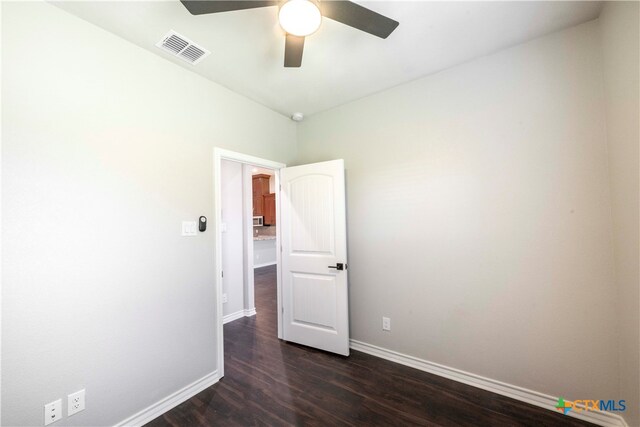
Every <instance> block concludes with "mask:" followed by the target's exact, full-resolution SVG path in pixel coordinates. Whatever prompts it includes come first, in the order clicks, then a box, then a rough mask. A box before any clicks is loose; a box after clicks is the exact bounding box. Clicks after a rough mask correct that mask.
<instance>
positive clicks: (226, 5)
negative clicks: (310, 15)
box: [180, 0, 278, 15]
mask: <svg viewBox="0 0 640 427" xmlns="http://www.w3.org/2000/svg"><path fill="white" fill-rule="evenodd" d="M180 1H181V2H182V4H183V5H184V7H186V8H187V10H188V11H189V12H190V13H191V14H192V15H203V14H205V13H218V12H231V11H232V10H243V9H255V8H257V7H269V6H277V5H278V1H277V0H256V1H254V0H236V1H233V0H230V1H227V0H180Z"/></svg>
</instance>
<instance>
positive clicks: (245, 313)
mask: <svg viewBox="0 0 640 427" xmlns="http://www.w3.org/2000/svg"><path fill="white" fill-rule="evenodd" d="M255 315H256V308H255V307H254V308H249V309H244V310H238V311H236V312H235V313H230V314H227V315H226V316H222V324H223V325H224V324H227V323H229V322H233V321H234V320H238V319H239V318H241V317H251V316H255Z"/></svg>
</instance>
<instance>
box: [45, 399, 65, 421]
mask: <svg viewBox="0 0 640 427" xmlns="http://www.w3.org/2000/svg"><path fill="white" fill-rule="evenodd" d="M60 418H62V399H58V400H56V401H55V402H51V403H47V404H46V405H44V425H46V426H48V425H49V424H51V423H55V422H56V421H58V420H59V419H60Z"/></svg>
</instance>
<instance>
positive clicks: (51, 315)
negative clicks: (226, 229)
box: [2, 2, 296, 425]
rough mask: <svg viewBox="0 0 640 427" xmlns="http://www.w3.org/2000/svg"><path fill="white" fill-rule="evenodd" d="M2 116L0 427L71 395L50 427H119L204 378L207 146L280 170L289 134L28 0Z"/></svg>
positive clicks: (18, 8)
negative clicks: (189, 223)
mask: <svg viewBox="0 0 640 427" xmlns="http://www.w3.org/2000/svg"><path fill="white" fill-rule="evenodd" d="M2 107H3V108H2V124H3V126H2V194H3V206H2V210H3V212H2V213H3V215H2V234H3V259H2V275H3V276H2V284H3V287H2V293H3V294H2V328H3V330H2V398H3V399H2V405H3V406H2V425H41V424H42V421H43V415H42V414H43V404H44V403H47V402H50V401H53V400H55V399H58V398H63V399H65V397H66V395H67V394H68V393H71V392H74V391H76V390H79V389H82V388H86V396H87V397H86V398H87V409H86V410H85V411H84V412H82V413H79V414H76V415H74V416H73V417H70V418H66V417H65V419H64V420H63V421H60V422H58V423H57V424H56V425H113V424H115V423H117V422H119V421H121V420H123V419H125V418H127V417H129V416H130V415H132V414H134V413H136V412H138V411H140V410H141V409H143V408H145V407H147V406H148V405H150V404H152V403H154V402H156V401H158V400H160V399H162V398H163V397H165V396H167V395H169V394H171V393H173V392H175V391H177V390H179V389H180V388H182V387H184V386H186V385H187V384H190V383H191V382H193V381H195V380H197V379H199V378H201V377H203V376H204V375H206V374H208V373H210V372H212V371H214V370H215V367H216V363H217V362H216V348H215V345H216V336H215V331H216V329H215V319H216V317H215V316H216V313H215V311H214V308H215V298H216V297H215V294H214V277H213V275H214V269H213V260H214V253H213V252H214V236H213V229H214V224H213V218H214V206H213V170H212V169H213V147H214V146H220V147H223V148H228V149H231V150H234V151H239V152H244V153H248V154H252V155H255V156H258V157H262V158H267V159H273V160H277V161H282V162H290V160H291V157H292V156H293V155H295V150H296V149H295V124H294V123H293V122H291V121H290V120H289V119H287V118H286V117H283V116H281V115H278V114H276V113H274V112H272V111H270V110H268V109H266V108H264V107H262V106H260V105H258V104H256V103H253V102H250V101H248V100H247V99H245V98H243V97H241V96H238V95H236V94H233V93H232V92H230V91H228V90H226V89H224V88H222V87H220V86H217V85H215V84H213V83H211V82H209V81H207V80H205V79H203V78H201V77H199V76H197V75H195V74H191V73H188V72H185V71H184V69H182V68H180V67H178V66H176V65H174V64H171V63H170V62H168V61H166V60H164V59H162V58H160V57H159V56H156V55H153V54H151V53H149V52H147V51H145V50H142V49H140V48H138V47H136V46H134V45H132V44H130V43H127V42H125V41H123V40H121V39H119V38H118V37H116V36H114V35H111V34H109V33H106V32H105V31H103V30H101V29H99V28H97V27H95V26H93V25H91V24H88V23H86V22H84V21H82V20H80V19H78V18H75V17H73V16H71V15H69V14H67V13H65V12H63V11H62V10H60V9H58V8H56V7H54V6H52V5H49V4H46V3H40V2H38V3H33V2H21V3H11V2H2ZM248 122H250V125H247V123H248ZM200 215H205V216H207V217H208V218H209V220H210V223H209V228H208V230H207V231H206V232H205V233H199V234H198V236H197V237H181V236H180V226H181V221H183V220H197V219H198V217H199V216H200ZM65 406H66V405H65ZM65 413H66V410H65Z"/></svg>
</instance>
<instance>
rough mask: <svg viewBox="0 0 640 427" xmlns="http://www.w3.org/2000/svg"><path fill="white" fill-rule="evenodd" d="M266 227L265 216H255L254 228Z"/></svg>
mask: <svg viewBox="0 0 640 427" xmlns="http://www.w3.org/2000/svg"><path fill="white" fill-rule="evenodd" d="M263 225H264V216H254V217H253V226H254V227H262V226H263Z"/></svg>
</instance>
